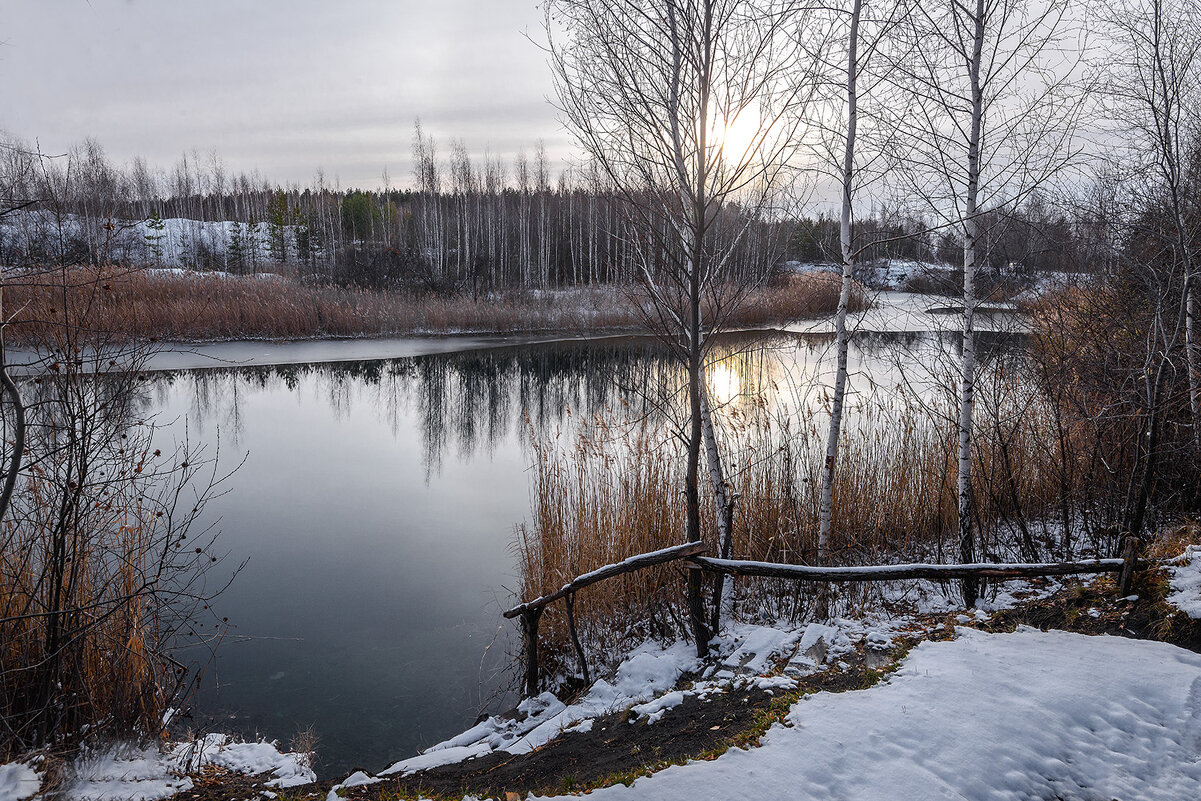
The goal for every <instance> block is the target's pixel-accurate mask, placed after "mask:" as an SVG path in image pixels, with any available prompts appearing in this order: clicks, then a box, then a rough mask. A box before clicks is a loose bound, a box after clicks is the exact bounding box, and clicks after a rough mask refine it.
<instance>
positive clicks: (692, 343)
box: [546, 0, 813, 654]
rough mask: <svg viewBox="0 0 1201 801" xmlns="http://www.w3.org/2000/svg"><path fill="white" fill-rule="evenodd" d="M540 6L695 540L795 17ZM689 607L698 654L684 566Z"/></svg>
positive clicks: (774, 8) (640, 5)
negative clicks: (607, 219) (611, 205)
mask: <svg viewBox="0 0 1201 801" xmlns="http://www.w3.org/2000/svg"><path fill="white" fill-rule="evenodd" d="M546 12H547V33H548V37H549V39H550V56H551V66H552V70H553V74H554V78H555V86H556V92H557V96H558V102H559V107H560V109H561V111H562V114H563V117H564V120H565V122H566V123H567V125H568V127H569V128H570V129H571V131H572V132H573V133H574V134H575V136H576V138H577V140H578V142H579V144H580V145H581V146H582V147H583V149H584V151H585V152H586V153H587V154H588V155H589V157H590V158H591V159H592V160H593V161H594V162H595V164H596V165H597V167H598V168H599V169H600V170H601V171H602V172H603V173H604V174H605V176H606V178H607V179H608V180H609V181H610V182H611V183H612V185H613V187H614V189H615V191H616V192H617V193H618V194H619V196H620V197H621V198H622V200H623V201H624V203H623V206H622V211H623V215H624V217H625V222H626V226H625V228H626V231H627V232H628V234H627V235H628V236H629V237H630V238H631V240H632V241H631V242H630V244H631V245H633V248H632V250H633V256H634V258H635V259H636V261H637V265H638V268H639V270H640V272H641V277H642V279H643V281H644V283H645V286H646V290H647V292H648V293H649V295H650V298H651V300H652V301H653V309H654V312H653V316H654V319H653V320H651V321H650V322H651V323H652V326H653V328H654V329H655V330H656V331H657V332H659V334H660V335H661V337H662V338H663V340H664V341H665V342H666V343H667V344H668V345H669V346H670V347H671V349H672V352H673V353H674V354H675V357H676V358H677V359H678V360H679V361H680V362H681V363H682V364H683V365H684V366H685V368H686V371H687V381H688V415H687V420H688V423H687V430H686V432H684V434H683V439H684V441H685V444H686V446H687V466H686V480H685V488H684V494H685V505H686V519H687V531H686V534H685V539H686V540H687V541H689V542H699V541H701V539H702V532H701V518H700V493H699V472H700V451H701V448H702V446H703V440H704V439H705V437H704V434H703V432H704V428H705V424H704V422H703V420H704V418H705V414H704V412H705V411H706V409H707V404H706V402H705V397H704V389H703V382H704V363H705V358H706V354H707V353H708V350H709V346H710V338H711V335H712V334H713V332H714V331H716V330H719V329H720V328H721V326H722V323H723V320H724V319H725V318H726V317H728V315H729V314H730V311H731V310H732V309H733V307H734V306H736V304H737V301H738V297H737V295H738V291H737V290H736V289H732V287H733V286H734V284H732V283H731V282H730V281H729V280H728V279H729V278H730V276H729V275H728V272H727V268H728V266H729V262H730V259H731V255H732V254H733V253H734V252H735V250H736V249H737V248H738V246H739V244H740V242H741V240H742V237H743V234H744V233H745V231H746V229H747V226H748V221H750V220H753V219H755V218H756V217H758V216H761V215H762V214H763V213H764V212H765V211H766V210H767V209H768V206H769V203H770V202H771V200H772V198H773V196H774V193H775V192H776V191H777V190H778V189H779V185H780V181H781V178H782V174H783V170H784V167H785V165H786V164H787V162H788V159H789V157H790V156H791V155H792V153H793V152H795V149H796V146H797V145H796V142H797V140H798V138H799V137H798V135H797V134H798V128H799V127H800V126H801V125H802V124H803V122H804V117H803V115H802V112H803V111H804V110H805V109H806V108H807V107H808V102H809V100H810V97H811V92H812V88H813V82H812V81H799V80H797V76H798V75H801V76H804V75H805V74H806V72H805V70H804V69H803V68H802V63H803V62H804V54H805V49H804V47H802V45H801V42H802V41H803V39H804V37H805V36H806V35H807V32H806V31H805V30H804V28H803V24H804V17H803V16H802V15H798V14H796V13H795V12H796V8H795V7H794V4H792V3H789V2H778V1H777V0H761V1H760V2H750V1H748V2H739V1H738V0H616V2H597V1H596V0H550V2H548V3H547V5H546ZM748 121H749V122H750V123H751V124H750V125H747V123H748ZM735 130H742V131H746V135H745V139H744V141H734V139H735V137H734V136H733V135H732V132H733V131H735ZM710 456H711V457H712V458H711V461H712V460H713V458H715V457H716V456H717V454H716V449H715V448H714V449H713V451H712V452H711V453H710ZM711 475H720V473H719V472H714V471H711ZM715 483H717V482H715ZM721 516H722V513H721V511H719V517H721ZM689 608H690V615H691V619H692V627H693V631H694V635H695V637H696V640H697V648H698V652H700V653H701V654H703V653H705V652H706V651H707V641H708V637H709V631H708V629H707V626H706V622H705V620H704V609H703V604H702V602H701V598H700V576H699V575H698V574H697V573H696V571H692V572H691V573H690V576H689Z"/></svg>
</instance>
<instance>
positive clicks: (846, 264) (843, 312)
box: [817, 0, 863, 617]
mask: <svg viewBox="0 0 1201 801" xmlns="http://www.w3.org/2000/svg"><path fill="white" fill-rule="evenodd" d="M862 6H863V2H862V0H855V2H854V5H853V7H852V9H851V28H850V33H849V41H848V45H847V133H846V143H845V148H844V151H843V162H842V215H841V218H840V225H839V242H840V245H841V251H842V287H841V289H840V291H839V293H838V310H837V311H836V312H835V314H834V340H835V347H836V349H837V357H836V358H837V362H838V363H837V368H836V371H835V374H834V397H833V400H832V401H831V404H830V430H829V432H828V433H827V435H826V458H825V461H824V462H823V463H822V488H821V502H820V506H819V519H820V522H819V527H818V533H817V563H818V564H821V563H823V562H824V561H825V559H826V551H827V549H828V548H829V544H830V529H831V525H832V514H833V506H834V468H835V465H836V464H837V462H838V440H839V437H840V436H841V434H842V409H843V403H844V398H845V397H846V385H847V350H848V347H849V342H848V339H849V338H848V336H847V307H848V306H849V305H850V300H851V280H852V278H851V277H852V275H853V274H854V271H855V252H854V249H853V246H852V237H851V234H852V230H851V221H852V217H853V210H854V209H853V205H852V201H853V191H854V187H853V185H852V182H853V179H854V175H855V135H856V129H857V127H858V121H859V98H858V91H857V90H858V78H859V65H858V50H859V15H860V12H861V10H862ZM824 606H826V603H825V598H824V588H823V598H822V603H820V604H819V607H824ZM818 612H819V616H822V617H824V616H825V610H824V609H820V608H819V610H818Z"/></svg>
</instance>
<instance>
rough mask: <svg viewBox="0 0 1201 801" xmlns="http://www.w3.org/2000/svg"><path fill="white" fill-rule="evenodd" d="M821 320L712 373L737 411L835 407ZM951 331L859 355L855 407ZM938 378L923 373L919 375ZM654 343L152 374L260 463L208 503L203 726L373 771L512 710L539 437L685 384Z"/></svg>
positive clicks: (676, 393)
mask: <svg viewBox="0 0 1201 801" xmlns="http://www.w3.org/2000/svg"><path fill="white" fill-rule="evenodd" d="M831 352H832V342H831V340H830V338H828V337H825V336H823V335H798V334H771V335H762V334H758V335H740V336H736V337H729V338H726V339H725V340H723V341H722V343H721V345H720V347H719V348H718V351H717V353H716V354H715V356H716V357H717V358H716V359H715V361H714V364H713V366H712V367H711V369H710V383H711V390H712V392H713V393H714V397H715V400H716V401H718V402H720V403H721V404H723V405H725V406H727V408H729V407H735V408H738V407H742V408H751V407H754V408H760V409H762V408H771V409H779V410H782V411H789V410H791V411H793V412H795V411H796V410H799V409H805V410H806V413H808V414H810V422H811V423H812V424H815V425H816V424H819V421H818V418H819V417H820V415H821V414H823V412H822V409H823V408H824V406H823V403H824V396H823V393H824V387H825V386H826V385H827V384H828V379H829V376H830V374H831V372H832V365H831V364H830V361H831V359H830V354H831ZM953 361H954V337H948V338H947V339H945V340H944V339H943V338H941V337H940V335H938V334H900V335H884V334H874V335H870V336H861V337H859V338H857V339H856V340H855V343H854V346H853V347H852V352H851V370H852V376H851V387H852V392H853V393H854V394H853V399H852V403H851V408H852V409H854V408H857V407H856V404H857V405H858V408H862V407H864V406H867V405H879V406H886V405H888V404H889V403H892V402H894V401H895V399H896V398H897V396H898V388H899V387H903V386H906V385H910V386H913V385H915V382H916V383H921V384H923V385H924V386H926V389H925V390H923V391H927V392H934V391H937V387H938V386H939V384H940V382H944V380H945V374H946V369H944V368H949V367H950V366H953ZM923 376H924V377H923ZM680 388H681V372H680V370H679V369H678V367H677V366H676V365H675V363H674V362H673V361H672V360H671V359H670V358H669V356H668V354H667V351H666V350H665V349H663V348H661V347H660V346H658V345H657V344H655V343H654V342H653V341H649V340H644V339H633V338H613V339H606V340H601V341H598V342H572V343H555V344H548V345H538V346H520V347H508V348H495V349H489V350H481V351H471V352H458V353H444V354H436V355H428V356H417V357H410V358H402V359H391V360H377V361H355V362H345V363H331V364H319V365H288V366H278V367H245V368H229V369H226V368H221V369H206V370H195V371H180V372H171V373H160V374H156V375H155V376H154V377H153V378H152V379H151V380H150V382H149V384H148V389H149V391H150V394H149V396H148V399H149V405H150V406H152V407H154V408H155V409H156V410H157V417H158V420H159V422H160V424H162V425H163V430H162V431H161V432H160V433H161V435H162V436H164V437H175V438H180V437H182V436H185V435H186V436H187V437H188V438H189V439H191V440H193V441H196V440H201V441H203V442H206V443H211V444H212V445H214V446H216V445H217V444H218V442H219V444H220V450H221V458H222V460H223V462H225V463H227V464H236V463H238V462H239V461H242V460H243V459H244V460H245V463H244V464H243V466H242V468H241V469H240V470H239V471H238V472H237V473H236V475H235V476H234V478H233V480H232V482H231V484H230V489H231V491H230V492H229V493H228V494H226V495H225V496H223V497H222V498H220V499H219V500H218V501H217V502H216V503H215V504H214V508H213V509H212V511H213V512H214V513H215V514H219V515H220V517H221V521H220V527H221V528H222V529H223V532H224V533H223V541H224V544H225V547H226V548H228V549H229V551H230V556H231V559H230V560H229V563H230V564H236V563H240V562H242V561H243V560H244V559H249V562H248V565H247V567H246V569H245V571H244V572H243V573H242V575H240V576H239V577H238V580H237V581H236V582H235V583H234V584H233V585H232V587H231V588H230V589H229V590H228V591H227V592H226V594H225V595H224V596H223V597H222V598H221V599H220V607H221V609H220V614H222V615H228V616H229V618H230V620H231V623H233V624H234V626H235V627H234V629H233V636H232V637H231V638H230V640H229V641H228V642H226V643H224V644H223V646H222V648H221V650H220V652H219V657H218V660H217V662H216V664H215V665H214V666H213V668H212V669H211V674H210V676H209V679H210V680H209V681H208V682H207V684H206V689H205V691H204V693H203V695H202V696H201V698H199V699H198V701H199V703H198V709H200V710H201V711H202V714H201V715H200V716H199V722H203V721H204V720H206V719H207V720H208V722H209V723H210V725H212V726H214V727H215V728H218V729H223V730H228V729H230V728H234V729H238V728H240V729H242V730H244V731H246V732H247V733H252V734H253V733H259V734H263V735H265V736H268V737H272V738H278V739H281V740H283V741H285V742H286V741H287V740H288V739H289V738H290V737H291V736H293V735H294V734H295V733H296V732H297V731H298V730H299V729H302V728H305V727H308V726H312V727H313V728H314V730H315V732H316V734H317V735H318V737H319V738H320V740H321V743H320V746H319V752H320V754H321V757H322V760H323V761H322V765H321V768H322V770H321V772H322V774H323V775H333V774H335V773H345V772H346V771H348V770H349V769H351V768H353V767H356V766H362V767H366V768H368V769H371V770H379V769H381V768H382V767H384V766H385V765H387V764H388V763H389V762H390V761H392V760H395V759H398V758H403V757H405V756H409V755H412V754H413V753H415V752H416V750H417V749H418V748H419V747H422V746H425V745H429V744H431V743H433V742H435V741H437V740H439V739H442V738H445V737H447V736H449V735H452V734H454V733H455V732H456V731H458V730H461V729H462V728H464V727H465V726H467V725H470V724H471V722H472V720H473V718H474V716H475V715H476V713H477V712H480V711H485V710H488V711H497V710H498V709H500V708H501V707H504V706H505V705H506V704H507V703H508V702H510V701H511V700H512V696H511V695H510V694H508V693H507V690H508V688H509V687H510V677H509V676H508V674H507V673H506V668H507V666H508V661H507V652H508V649H510V648H511V647H512V646H513V644H514V640H515V636H514V635H515V632H514V630H513V628H512V626H511V625H508V624H507V621H503V620H502V619H501V617H500V610H501V609H502V608H503V607H505V606H507V605H508V604H509V602H510V601H511V600H512V594H511V592H510V590H509V589H508V588H511V587H513V586H515V575H516V568H515V565H514V563H513V556H512V550H511V548H512V542H513V535H514V527H515V526H516V525H517V524H518V523H520V522H521V521H522V520H524V519H525V518H526V517H527V516H528V513H529V491H530V485H529V474H528V470H527V469H528V466H529V464H530V461H531V460H530V454H529V447H530V444H531V437H543V436H548V435H551V434H553V433H554V432H556V431H563V430H570V428H571V427H572V426H574V424H575V421H576V420H578V419H579V418H580V416H581V415H593V414H600V413H606V412H607V411H610V410H620V413H621V414H629V415H633V416H639V415H644V414H651V413H653V412H655V411H656V409H658V408H660V406H661V405H662V404H663V402H664V399H667V400H668V405H669V406H670V401H671V399H672V398H678V397H680V395H681V393H680Z"/></svg>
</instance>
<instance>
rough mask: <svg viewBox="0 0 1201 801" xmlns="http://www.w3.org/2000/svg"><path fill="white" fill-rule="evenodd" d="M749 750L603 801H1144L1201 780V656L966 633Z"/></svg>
mask: <svg viewBox="0 0 1201 801" xmlns="http://www.w3.org/2000/svg"><path fill="white" fill-rule="evenodd" d="M788 722H789V723H790V724H791V725H790V726H781V725H776V726H773V727H772V728H771V729H770V730H769V731H768V732H767V734H766V735H764V737H763V738H762V745H761V747H759V748H754V749H750V750H741V749H732V750H730V751H729V752H727V753H726V754H724V755H723V756H721V757H719V758H717V759H715V760H712V761H697V762H692V763H689V764H687V765H684V766H676V767H670V768H667V769H666V770H663V771H660V772H658V773H656V774H654V775H652V776H648V777H644V778H640V779H638V780H637V781H635V782H634V783H633V784H632V785H630V786H628V787H627V786H624V785H615V786H613V787H608V788H605V789H601V790H595V791H593V794H592V797H595V798H599V799H604V800H607V799H656V801H694V800H695V799H697V798H790V799H801V800H803V799H815V800H816V799H823V800H824V799H830V798H845V799H865V800H866V799H878V798H891V799H902V800H904V799H913V800H914V801H916V800H917V799H933V798H948V799H949V798H974V799H989V800H990V801H1019V799H1031V798H1057V797H1058V798H1098V799H1101V798H1139V799H1149V800H1152V801H1157V800H1161V801H1169V800H1170V801H1177V800H1179V801H1191V800H1192V799H1195V798H1196V797H1197V787H1198V783H1199V782H1201V757H1199V755H1198V752H1197V750H1196V744H1197V742H1198V740H1199V738H1201V655H1197V654H1194V653H1191V652H1189V651H1185V650H1183V649H1180V648H1176V647H1174V646H1170V645H1166V644H1163V643H1155V642H1147V641H1141V640H1130V639H1126V638H1121V637H1107V636H1100V637H1089V636H1085V635H1080V634H1070V633H1067V632H1061V631H1051V632H1040V631H1036V630H1033V629H1028V628H1027V629H1022V630H1019V631H1018V632H1016V633H1014V634H985V633H983V632H977V631H970V630H964V631H963V632H961V636H960V637H959V639H957V640H953V641H948V642H925V643H922V644H921V645H919V646H917V647H916V648H914V649H913V650H912V651H911V652H910V655H909V657H908V658H907V659H906V660H905V662H904V663H903V664H902V666H901V668H900V669H899V670H898V671H897V673H896V674H894V675H893V677H892V678H891V679H890V680H889V681H888V682H887V683H884V684H879V685H876V686H875V687H873V688H871V689H868V690H864V691H861V692H853V693H838V694H835V693H817V694H815V695H812V696H807V697H806V698H804V699H802V700H801V701H799V702H798V703H797V704H795V705H794V706H793V708H792V711H791V712H790V713H789V716H788Z"/></svg>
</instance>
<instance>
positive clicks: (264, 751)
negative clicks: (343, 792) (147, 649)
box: [65, 734, 317, 801]
mask: <svg viewBox="0 0 1201 801" xmlns="http://www.w3.org/2000/svg"><path fill="white" fill-rule="evenodd" d="M204 765H215V766H217V767H223V768H227V769H229V770H232V771H236V772H238V773H246V774H251V775H257V774H260V773H269V774H271V775H272V778H271V779H270V780H269V781H268V782H267V784H268V785H270V786H272V787H295V786H297V785H300V784H308V783H309V782H313V781H316V780H317V776H316V774H314V773H313V770H312V768H311V767H310V766H309V757H308V755H307V754H296V753H283V752H281V751H280V750H279V749H278V747H277V746H276V744H275V743H267V742H259V743H239V742H232V741H231V740H230V738H229V737H228V736H227V735H224V734H209V735H206V736H205V737H204V738H202V739H200V740H196V741H193V742H188V743H181V744H179V745H176V746H175V747H174V748H172V749H170V750H168V751H159V750H157V749H155V748H131V747H129V746H118V747H115V748H111V749H109V750H107V751H104V752H100V753H96V754H90V755H85V756H83V757H81V758H80V759H78V760H76V762H75V764H74V766H73V771H74V774H75V775H74V778H73V779H72V780H71V781H70V782H69V783H68V785H67V790H66V793H65V796H66V798H68V799H70V801H156V799H160V798H167V797H169V796H171V795H174V794H176V793H181V792H185V791H187V790H190V789H191V788H192V780H191V779H190V778H188V776H187V773H188V772H189V771H193V770H196V769H198V768H200V767H202V766H204Z"/></svg>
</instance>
